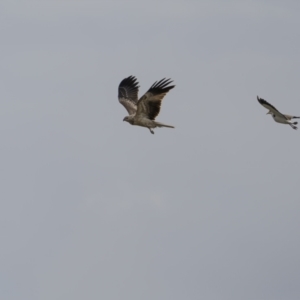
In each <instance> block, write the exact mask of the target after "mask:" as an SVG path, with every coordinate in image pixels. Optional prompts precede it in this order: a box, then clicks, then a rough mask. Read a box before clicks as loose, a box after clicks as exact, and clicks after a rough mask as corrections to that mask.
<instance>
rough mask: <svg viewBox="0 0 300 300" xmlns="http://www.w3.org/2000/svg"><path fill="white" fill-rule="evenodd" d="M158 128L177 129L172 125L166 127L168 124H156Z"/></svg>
mask: <svg viewBox="0 0 300 300" xmlns="http://www.w3.org/2000/svg"><path fill="white" fill-rule="evenodd" d="M155 124H156V126H157V127H168V128H175V127H174V126H171V125H166V124H163V123H159V122H155Z"/></svg>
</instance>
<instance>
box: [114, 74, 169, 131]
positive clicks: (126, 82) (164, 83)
mask: <svg viewBox="0 0 300 300" xmlns="http://www.w3.org/2000/svg"><path fill="white" fill-rule="evenodd" d="M171 82H172V81H171V80H170V79H162V80H160V81H158V82H155V83H154V84H153V85H152V86H151V87H150V89H149V90H148V91H147V92H146V93H145V94H144V95H143V96H142V97H141V98H140V99H139V100H138V89H139V86H138V82H137V80H136V78H135V77H134V76H129V77H127V78H125V79H123V80H122V81H121V83H120V85H119V95H118V98H119V102H120V103H121V104H123V105H124V107H125V108H126V110H127V111H128V113H129V115H128V116H126V117H125V118H124V119H123V121H126V122H128V123H130V124H131V125H137V126H142V127H147V128H148V129H149V130H150V132H151V133H154V131H153V130H152V128H156V127H169V128H174V126H171V125H166V124H163V123H159V122H157V121H155V118H156V116H157V115H158V114H159V111H160V106H161V101H162V100H163V98H164V96H165V95H166V94H167V93H168V91H169V90H171V89H172V88H174V87H175V86H174V85H172V86H170V85H169V84H170V83H171Z"/></svg>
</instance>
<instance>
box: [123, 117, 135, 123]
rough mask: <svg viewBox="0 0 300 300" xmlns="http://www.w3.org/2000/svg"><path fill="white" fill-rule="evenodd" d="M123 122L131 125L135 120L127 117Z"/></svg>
mask: <svg viewBox="0 0 300 300" xmlns="http://www.w3.org/2000/svg"><path fill="white" fill-rule="evenodd" d="M123 121H126V122H128V123H130V124H133V119H132V117H131V116H126V117H125V118H124V119H123Z"/></svg>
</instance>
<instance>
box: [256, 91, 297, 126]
mask: <svg viewBox="0 0 300 300" xmlns="http://www.w3.org/2000/svg"><path fill="white" fill-rule="evenodd" d="M257 100H258V102H259V103H260V104H261V105H262V106H264V107H265V108H266V109H268V110H269V111H268V112H267V115H268V114H270V115H272V117H273V119H274V121H275V122H277V123H282V124H288V125H290V126H291V127H292V128H293V129H298V127H297V126H295V125H297V124H298V122H292V121H291V120H292V119H300V117H295V116H290V115H284V114H282V113H281V112H279V111H278V110H277V109H276V108H275V107H274V106H273V105H271V104H270V103H268V102H267V101H266V100H264V99H262V98H259V97H258V96H257Z"/></svg>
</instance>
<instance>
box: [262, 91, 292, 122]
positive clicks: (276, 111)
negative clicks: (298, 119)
mask: <svg viewBox="0 0 300 300" xmlns="http://www.w3.org/2000/svg"><path fill="white" fill-rule="evenodd" d="M257 100H258V102H259V103H260V104H261V105H262V106H264V107H265V108H266V109H268V110H270V111H271V112H272V113H274V114H275V115H277V116H280V117H282V118H284V119H286V120H287V117H286V116H285V115H283V114H282V113H281V112H280V111H278V110H277V109H276V108H275V107H274V106H273V105H271V104H270V103H269V102H267V101H266V100H264V99H262V98H259V97H258V96H257Z"/></svg>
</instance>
